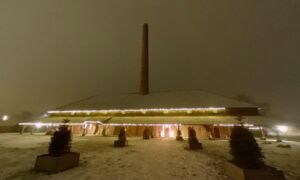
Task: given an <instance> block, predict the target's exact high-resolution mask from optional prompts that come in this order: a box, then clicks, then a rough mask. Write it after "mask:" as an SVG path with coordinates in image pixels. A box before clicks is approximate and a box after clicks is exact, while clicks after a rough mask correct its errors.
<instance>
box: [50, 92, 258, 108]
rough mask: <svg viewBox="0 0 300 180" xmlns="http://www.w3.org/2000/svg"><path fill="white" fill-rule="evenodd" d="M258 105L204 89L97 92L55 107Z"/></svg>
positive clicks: (251, 106) (249, 106)
mask: <svg viewBox="0 0 300 180" xmlns="http://www.w3.org/2000/svg"><path fill="white" fill-rule="evenodd" d="M208 107H225V108H228V107H231V108H245V107H247V108H257V107H256V106H254V105H252V104H248V103H244V102H240V101H237V100H235V99H231V98H228V97H224V96H221V95H216V94H213V93H208V92H205V91H198V90H197V91H170V92H168V91H166V92H151V93H150V94H147V95H139V94H137V93H128V94H113V95H96V96H92V97H89V98H86V99H82V100H79V101H76V102H73V103H70V104H68V105H64V106H61V107H59V108H57V109H55V110H59V111H70V110H109V109H168V108H175V109H176V108H208Z"/></svg>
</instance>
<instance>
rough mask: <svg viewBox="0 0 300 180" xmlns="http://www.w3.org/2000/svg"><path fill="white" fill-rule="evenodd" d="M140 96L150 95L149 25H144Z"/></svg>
mask: <svg viewBox="0 0 300 180" xmlns="http://www.w3.org/2000/svg"><path fill="white" fill-rule="evenodd" d="M141 60H142V62H141V81H140V92H139V94H140V95H147V94H149V63H148V24H144V25H143V42H142V58H141Z"/></svg>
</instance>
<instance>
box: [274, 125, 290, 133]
mask: <svg viewBox="0 0 300 180" xmlns="http://www.w3.org/2000/svg"><path fill="white" fill-rule="evenodd" d="M276 128H277V130H278V131H280V132H281V133H286V132H287V131H288V130H289V127H288V126H282V125H280V126H277V127H276Z"/></svg>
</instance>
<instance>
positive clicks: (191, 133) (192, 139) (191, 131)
mask: <svg viewBox="0 0 300 180" xmlns="http://www.w3.org/2000/svg"><path fill="white" fill-rule="evenodd" d="M188 136H189V139H188V141H189V143H190V144H191V143H198V139H197V135H196V131H195V129H194V128H192V127H189V128H188Z"/></svg>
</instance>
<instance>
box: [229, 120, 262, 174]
mask: <svg viewBox="0 0 300 180" xmlns="http://www.w3.org/2000/svg"><path fill="white" fill-rule="evenodd" d="M229 143H230V148H231V149H230V154H231V155H232V156H233V160H232V161H233V163H234V164H236V165H237V166H239V167H241V168H249V169H256V168H260V167H262V166H264V161H263V158H264V156H263V154H262V152H261V148H260V147H259V146H258V144H257V142H256V140H255V138H254V136H253V135H252V133H251V132H250V131H249V130H248V129H246V128H245V127H243V126H235V127H234V128H233V129H232V133H231V137H230V141H229Z"/></svg>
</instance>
